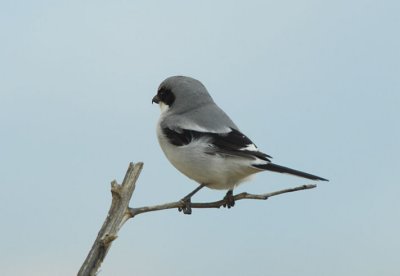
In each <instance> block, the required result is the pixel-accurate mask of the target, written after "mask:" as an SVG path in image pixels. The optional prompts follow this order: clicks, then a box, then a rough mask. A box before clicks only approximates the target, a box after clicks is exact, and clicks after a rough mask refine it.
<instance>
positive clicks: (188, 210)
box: [178, 197, 192, 215]
mask: <svg viewBox="0 0 400 276" xmlns="http://www.w3.org/2000/svg"><path fill="white" fill-rule="evenodd" d="M181 202H182V204H183V206H182V207H179V208H178V211H179V212H183V213H184V214H185V215H191V214H192V206H191V205H192V201H191V200H190V197H184V198H182V199H181Z"/></svg>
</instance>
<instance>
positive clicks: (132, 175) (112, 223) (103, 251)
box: [78, 163, 143, 276]
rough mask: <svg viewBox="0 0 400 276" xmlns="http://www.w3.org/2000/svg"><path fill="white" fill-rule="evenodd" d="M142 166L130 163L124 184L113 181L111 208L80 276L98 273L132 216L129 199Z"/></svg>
mask: <svg viewBox="0 0 400 276" xmlns="http://www.w3.org/2000/svg"><path fill="white" fill-rule="evenodd" d="M142 168H143V163H136V164H133V163H130V164H129V167H128V170H127V172H126V175H125V178H124V181H123V182H122V184H121V185H119V184H118V183H117V181H115V180H114V181H112V182H111V193H112V202H111V207H110V210H109V211H108V215H107V218H106V220H105V221H104V223H103V226H102V227H101V229H100V231H99V233H98V235H97V238H96V240H95V242H94V244H93V246H92V249H91V250H90V252H89V254H88V256H87V257H86V260H85V262H84V263H83V264H82V266H81V268H80V270H79V272H78V276H92V275H96V273H97V271H98V269H99V268H100V265H101V263H102V262H103V260H104V258H105V257H106V255H107V252H108V250H109V249H110V247H111V244H112V242H113V241H114V240H115V239H116V238H117V237H118V236H117V234H118V231H119V229H121V227H122V225H123V224H124V223H125V222H126V221H127V220H128V219H129V218H130V212H129V201H130V199H131V197H132V194H133V191H134V190H135V186H136V185H135V184H136V180H137V179H138V177H139V174H140V172H141V170H142Z"/></svg>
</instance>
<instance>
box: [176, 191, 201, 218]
mask: <svg viewBox="0 0 400 276" xmlns="http://www.w3.org/2000/svg"><path fill="white" fill-rule="evenodd" d="M204 186H205V185H204V184H200V185H199V186H198V187H197V188H196V189H194V190H193V191H192V192H190V193H189V194H187V195H186V196H185V197H184V198H182V199H181V201H182V202H183V203H184V206H183V207H182V208H181V207H179V208H178V210H179V212H180V211H183V213H184V214H185V215H190V214H191V213H192V207H191V206H190V205H191V198H192V196H193V195H194V194H195V193H197V192H198V191H200V190H201V189H202V188H203V187H204Z"/></svg>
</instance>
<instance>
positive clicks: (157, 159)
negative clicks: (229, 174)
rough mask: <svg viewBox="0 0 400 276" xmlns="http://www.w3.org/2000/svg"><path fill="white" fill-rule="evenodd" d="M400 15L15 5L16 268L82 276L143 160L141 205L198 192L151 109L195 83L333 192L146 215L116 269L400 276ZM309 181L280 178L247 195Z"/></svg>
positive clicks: (6, 135) (268, 178) (3, 130)
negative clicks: (170, 81) (172, 82)
mask: <svg viewBox="0 0 400 276" xmlns="http://www.w3.org/2000/svg"><path fill="white" fill-rule="evenodd" d="M399 12H400V2H399V1H394V0H393V1H390V0H386V1H385V0H383V1H377V0H376V1H374V0H363V1H361V0H354V1H341V0H335V1H315V0H314V1H312V0H304V1H294V0H283V1H201V2H200V1H198V2H190V3H189V2H188V1H133V0H131V1H102V0H100V1H91V0H89V1H76V0H72V1H66V0H61V1H43V0H38V1H11V0H2V1H1V2H0V37H1V43H0V183H1V192H0V210H1V211H0V221H1V227H0V234H1V237H2V242H1V246H0V274H1V275H18V276H20V275H33V276H36V275H38V276H39V275H40V276H47V275H74V274H76V273H77V272H78V270H79V268H80V266H81V264H82V263H83V261H84V259H85V257H86V255H87V253H88V251H89V249H90V247H91V246H92V243H93V241H94V239H95V237H96V235H97V232H98V230H99V229H100V227H101V225H102V223H103V221H104V219H105V216H106V214H107V211H108V209H109V206H110V203H111V193H110V182H111V180H113V179H117V180H118V181H119V182H121V181H122V179H123V176H124V174H125V172H126V169H127V166H128V163H129V162H131V161H132V162H137V161H143V162H144V164H145V165H144V170H143V172H142V174H141V176H140V178H139V181H138V183H137V188H136V191H135V193H134V195H133V198H132V200H131V206H132V207H135V206H136V207H138V206H143V205H152V204H160V203H166V202H170V201H175V200H177V199H179V198H181V197H182V196H184V195H186V194H187V193H188V192H190V191H191V190H192V189H194V188H195V186H196V184H195V183H194V182H193V181H191V180H189V179H187V178H186V177H185V176H183V175H181V174H180V173H179V172H177V171H176V170H175V169H174V168H173V167H172V165H170V164H169V163H168V161H167V160H166V158H165V157H164V155H163V153H162V151H161V149H160V148H159V146H158V142H157V139H156V134H155V125H156V122H157V120H158V116H159V108H158V106H157V105H151V99H152V97H153V96H154V95H155V93H156V90H157V87H158V85H159V83H160V82H161V81H162V80H164V79H165V78H166V77H169V76H171V75H178V74H179V75H188V76H192V77H194V78H197V79H199V80H201V81H202V82H203V83H204V85H205V86H206V87H207V88H208V90H209V92H210V93H211V95H212V96H213V97H214V100H215V101H216V102H217V103H218V105H219V106H220V107H222V108H223V109H224V110H225V111H226V112H227V113H228V114H229V115H230V116H231V118H232V119H233V120H234V121H235V122H236V123H237V125H238V126H239V127H240V128H241V130H242V131H243V132H245V133H246V134H247V135H248V136H249V137H250V139H252V140H253V142H255V143H256V144H257V145H258V147H259V148H260V149H261V150H263V151H264V152H266V153H268V154H270V155H272V156H273V157H274V162H275V163H278V164H281V165H285V166H290V167H293V168H295V169H300V170H304V171H307V172H310V173H314V174H317V175H320V176H322V177H325V178H328V179H330V182H328V183H325V182H322V183H318V187H317V188H316V189H313V190H308V191H300V192H296V193H292V194H286V195H282V196H279V197H274V198H271V199H270V200H268V201H265V202H262V201H255V200H253V201H252V200H247V201H239V202H238V204H237V205H236V206H235V207H234V208H233V209H230V210H227V209H219V210H198V209H195V210H194V212H193V214H192V215H191V216H186V215H183V214H181V213H179V212H178V211H177V210H168V211H162V212H156V213H149V214H145V215H140V216H138V217H136V218H135V219H133V220H130V221H128V222H127V223H126V224H125V225H124V227H123V228H122V230H121V231H120V233H119V238H118V239H117V240H116V241H115V242H114V243H113V246H112V247H111V250H110V251H109V254H108V256H107V257H106V259H105V262H104V263H103V265H102V267H101V272H100V274H99V275H146V276H147V275H149V276H152V275H177V276H180V275H182V276H183V275H191V276H201V275H232V276H234V275H276V276H289V275H298V276H309V275H319V276H334V275H335V276H336V275H352V276H361V275H362V276H369V275H371V276H372V275H374V276H375V275H380V276H394V275H400V268H399V248H400V238H399V233H400V201H399V195H400V183H399V176H398V172H399V170H400V159H399V156H400V143H399V141H400V127H399V126H400V124H399V119H400V111H399V110H400V36H399V30H400V19H399ZM308 183H310V182H309V181H308V180H303V179H300V178H296V177H291V176H287V175H280V174H273V173H262V174H259V175H257V176H256V177H255V179H254V180H252V181H251V182H249V183H245V184H243V185H242V186H240V187H239V188H238V189H237V192H243V191H247V192H251V193H264V192H271V191H275V190H279V189H284V188H289V187H294V186H298V185H302V184H308ZM223 195H224V192H223V191H213V190H203V191H201V193H199V194H198V195H196V197H195V198H194V201H213V200H218V199H221V198H222V197H223Z"/></svg>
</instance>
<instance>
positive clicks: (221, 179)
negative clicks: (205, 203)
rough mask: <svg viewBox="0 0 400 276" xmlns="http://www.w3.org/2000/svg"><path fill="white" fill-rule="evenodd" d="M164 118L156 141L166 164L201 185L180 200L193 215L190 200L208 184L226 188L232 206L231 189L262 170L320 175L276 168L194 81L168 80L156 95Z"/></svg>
mask: <svg viewBox="0 0 400 276" xmlns="http://www.w3.org/2000/svg"><path fill="white" fill-rule="evenodd" d="M152 103H157V104H159V106H160V109H161V115H160V118H159V120H158V124H157V138H158V142H159V143H160V146H161V149H162V150H163V151H164V154H165V156H166V157H167V158H168V160H169V161H170V162H171V163H172V165H174V167H175V168H176V169H178V170H179V171H180V172H181V173H183V174H184V175H186V176H187V177H189V178H190V179H193V180H194V181H196V182H197V183H199V184H200V185H199V186H198V187H197V188H196V189H195V190H194V191H193V192H191V193H190V194H188V195H187V196H186V197H184V198H183V199H182V200H183V201H184V202H185V208H183V211H184V213H185V214H190V213H191V208H190V198H191V197H192V196H193V195H194V194H195V193H196V192H197V191H199V190H200V189H201V188H203V187H204V186H206V187H208V188H211V189H220V190H228V192H227V194H226V196H225V198H224V199H225V201H226V202H227V206H228V208H230V207H232V206H233V205H234V199H233V188H235V187H236V186H237V185H238V184H240V183H241V182H243V181H245V180H246V179H247V178H248V177H249V176H251V175H252V174H255V173H258V172H262V171H266V170H267V171H273V172H280V173H288V174H292V175H296V176H300V177H304V178H307V179H311V180H323V181H327V179H324V178H322V177H319V176H316V175H312V174H309V173H305V172H301V171H297V170H293V169H290V168H287V167H283V166H280V165H276V164H274V163H272V162H271V161H270V159H271V158H272V157H271V156H269V155H268V154H265V153H263V152H261V151H259V150H258V148H257V146H256V145H255V144H254V143H253V142H252V141H251V140H250V139H249V138H247V136H245V135H244V134H243V133H241V132H240V130H239V128H238V127H237V126H236V125H235V123H234V122H233V121H232V120H231V119H230V118H229V117H228V115H226V113H225V112H224V111H223V110H222V109H221V108H219V107H218V106H217V105H216V104H215V103H214V101H213V99H212V98H211V96H210V94H208V92H207V89H206V88H205V87H204V85H203V84H202V83H201V82H200V81H198V80H196V79H193V78H190V77H184V76H173V77H169V78H167V79H166V80H164V81H163V82H162V83H161V84H160V86H159V88H158V91H157V95H155V96H154V98H153V100H152Z"/></svg>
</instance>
